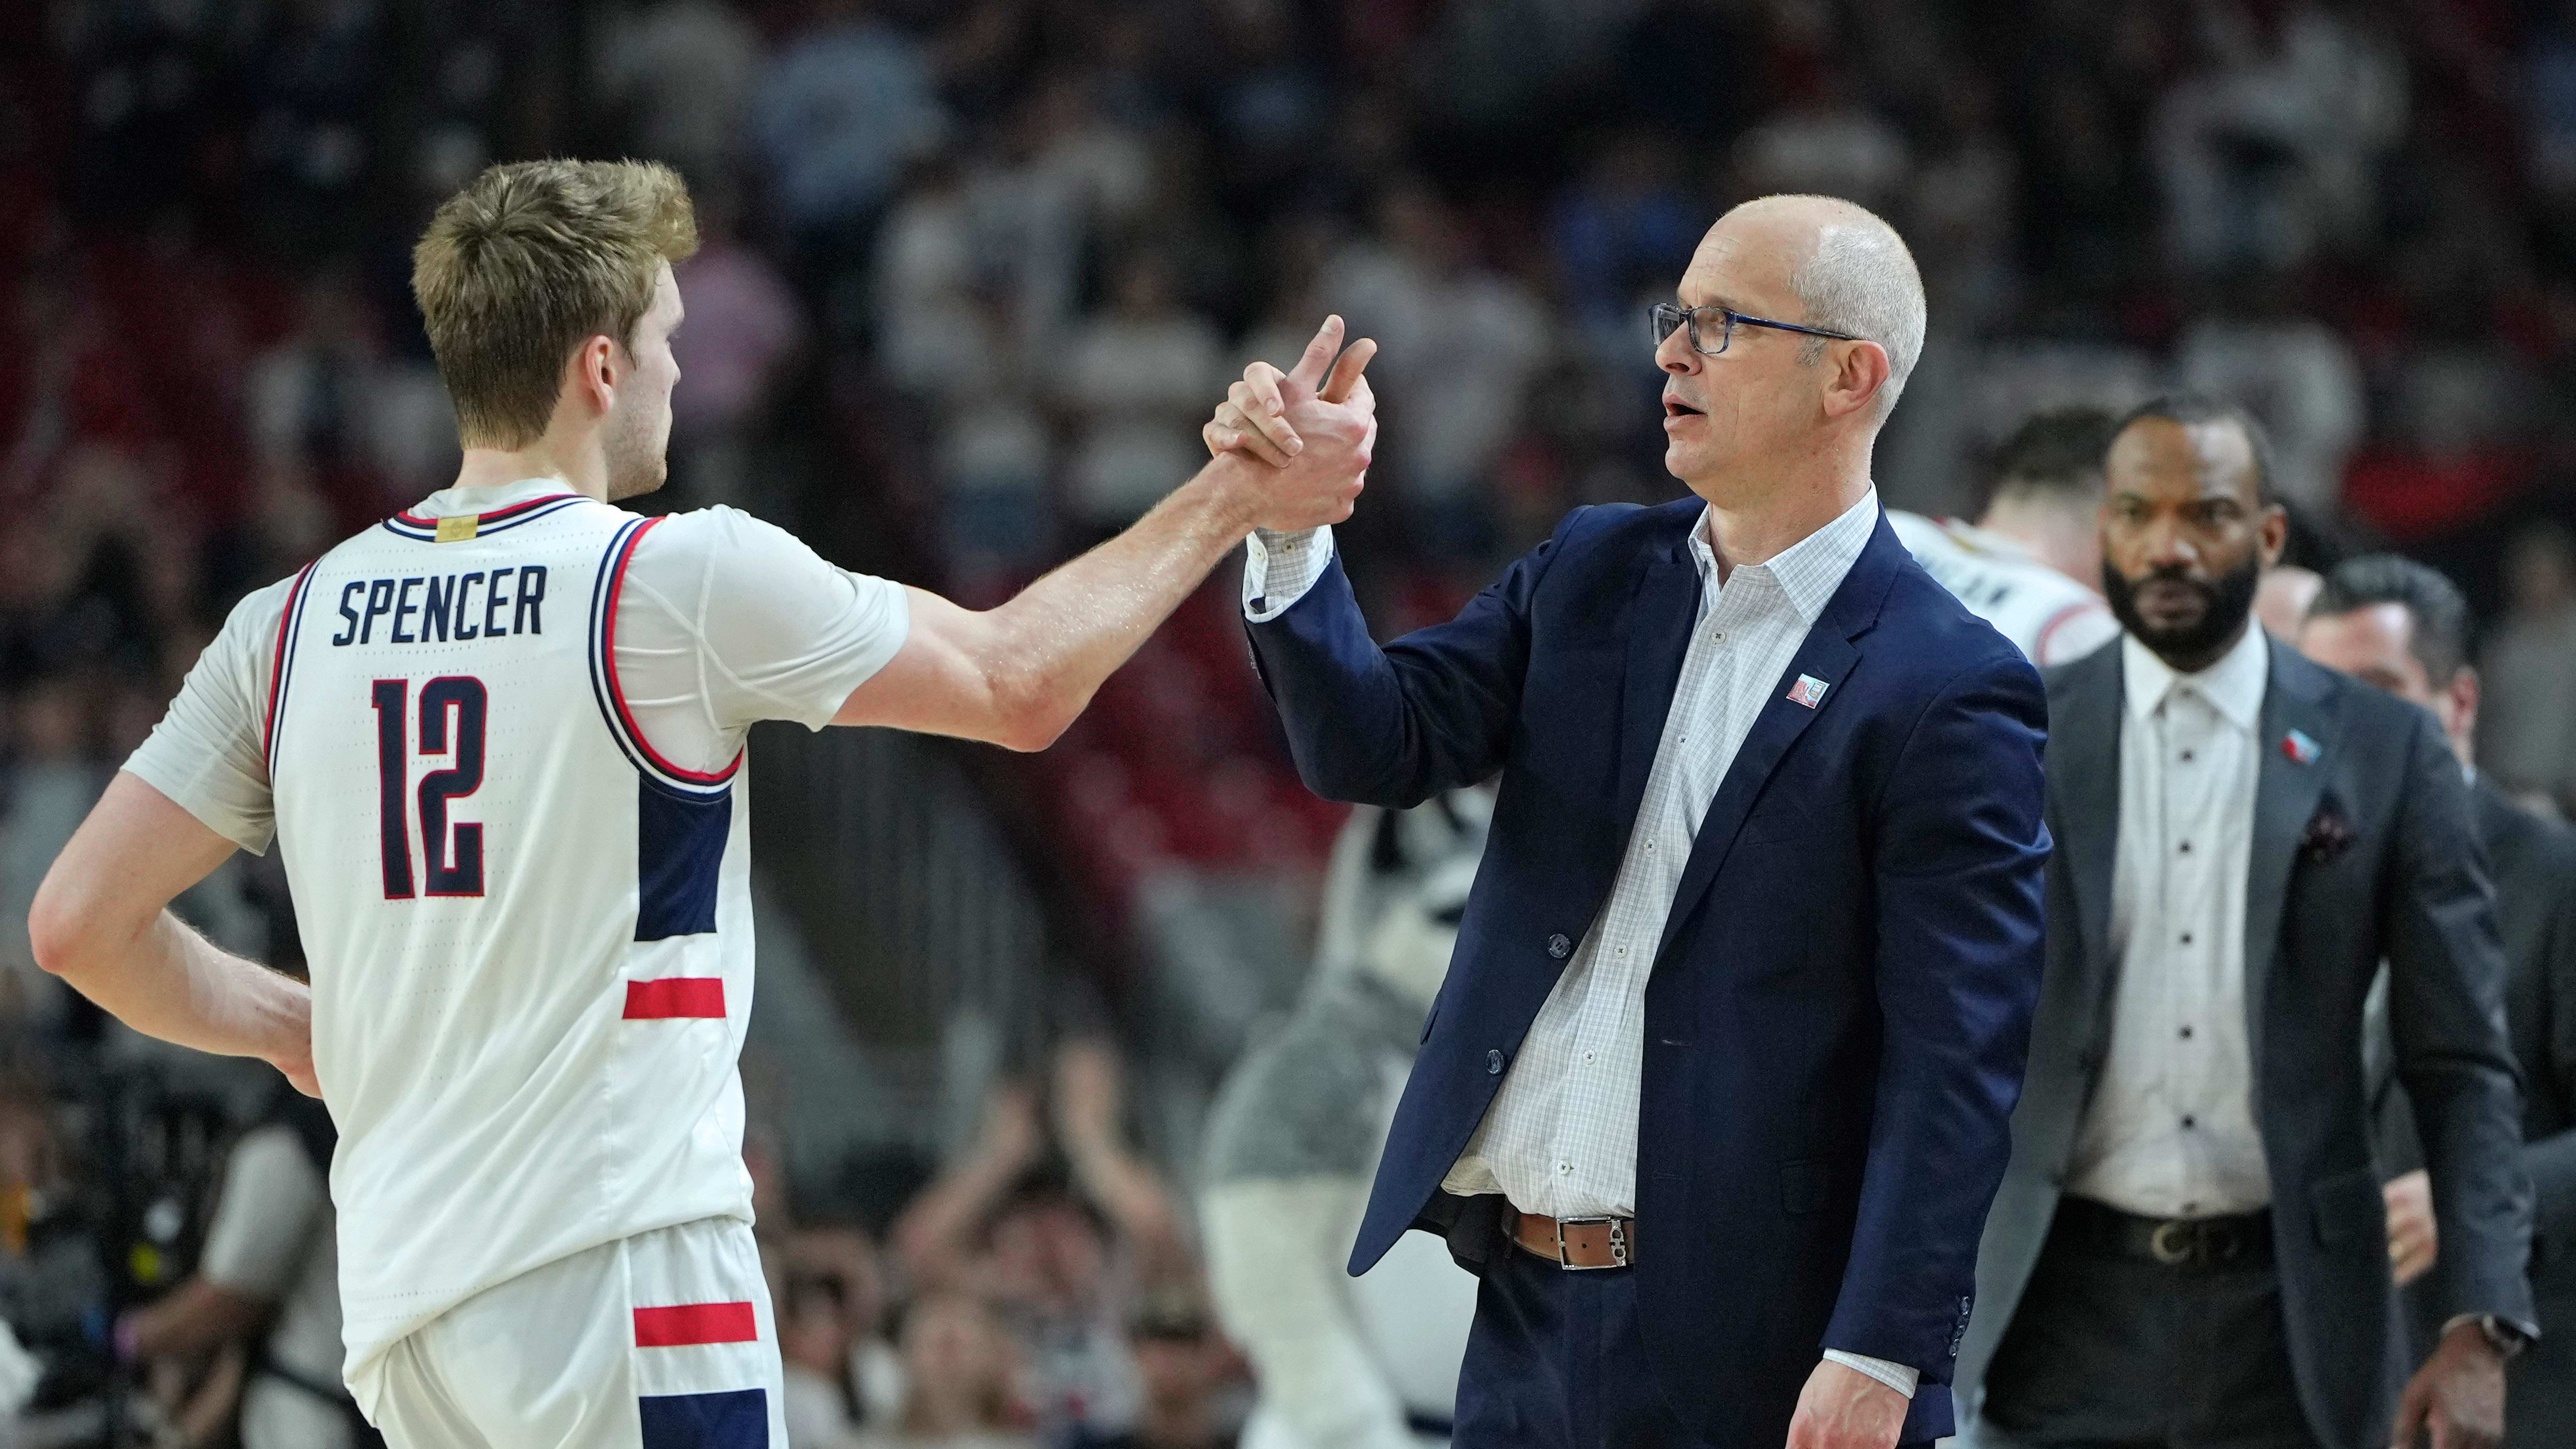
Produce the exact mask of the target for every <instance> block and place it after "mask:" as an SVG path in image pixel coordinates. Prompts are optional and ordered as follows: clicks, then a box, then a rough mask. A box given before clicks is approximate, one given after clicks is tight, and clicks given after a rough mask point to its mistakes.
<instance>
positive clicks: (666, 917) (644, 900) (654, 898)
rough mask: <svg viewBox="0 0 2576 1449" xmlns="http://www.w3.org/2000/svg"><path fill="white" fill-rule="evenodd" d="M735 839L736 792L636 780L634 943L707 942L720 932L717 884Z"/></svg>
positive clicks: (649, 778)
mask: <svg viewBox="0 0 2576 1449" xmlns="http://www.w3.org/2000/svg"><path fill="white" fill-rule="evenodd" d="M732 836H733V792H732V791H731V790H726V791H723V792H721V793H718V794H714V795H699V794H692V793H688V792H685V791H680V790H674V789H672V788H670V787H669V786H667V785H665V784H663V783H662V782H661V781H659V780H656V779H654V778H653V777H652V776H650V775H639V776H637V777H636V779H635V939H636V940H638V941H664V940H668V939H670V938H671V937H673V936H702V935H705V934H707V933H708V932H710V931H713V930H714V929H715V928H716V882H717V879H718V877H719V876H721V875H722V874H723V871H724V857H725V843H726V841H728V840H730V839H731V838H732Z"/></svg>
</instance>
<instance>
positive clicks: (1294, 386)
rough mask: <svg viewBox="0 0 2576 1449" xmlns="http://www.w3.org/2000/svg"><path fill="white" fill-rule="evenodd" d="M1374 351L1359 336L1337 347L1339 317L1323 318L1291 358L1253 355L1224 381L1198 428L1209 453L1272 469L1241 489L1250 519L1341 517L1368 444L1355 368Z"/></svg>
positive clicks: (1366, 410) (1369, 397)
mask: <svg viewBox="0 0 2576 1449" xmlns="http://www.w3.org/2000/svg"><path fill="white" fill-rule="evenodd" d="M1376 355H1377V344H1376V343H1375V342H1373V341H1370V340H1369V339H1368V338H1365V337H1363V338H1361V339H1360V340H1359V341H1357V342H1354V343H1352V344H1351V345H1350V347H1349V348H1348V349H1347V350H1345V349H1344V348H1343V347H1342V319H1341V318H1339V317H1327V318H1325V319H1324V325H1323V326H1322V327H1321V328H1318V329H1317V330H1316V332H1315V340H1314V341H1312V342H1309V343H1307V344H1306V351H1305V354H1304V355H1303V356H1301V357H1299V358H1298V359H1297V365H1296V366H1295V367H1292V368H1290V369H1289V370H1288V371H1286V372H1281V371H1280V370H1279V369H1278V368H1276V367H1273V366H1271V365H1270V364H1269V363H1266V362H1256V363H1254V364H1252V365H1251V366H1250V367H1247V368H1245V369H1244V372H1243V379H1242V380H1241V381H1239V382H1237V383H1235V384H1234V385H1233V386H1232V387H1230V388H1228V389H1227V391H1226V399H1225V401H1224V402H1223V403H1222V404H1220V405H1219V406H1218V407H1217V410H1216V416H1215V417H1214V418H1213V419H1211V420H1210V421H1209V422H1208V424H1207V425H1206V426H1205V427H1203V428H1201V429H1200V430H1199V436H1200V438H1201V439H1202V440H1203V441H1205V442H1206V444H1207V449H1208V453H1209V454H1210V456H1212V457H1217V458H1223V457H1225V456H1226V455H1227V454H1229V453H1232V454H1240V455H1243V456H1246V457H1250V458H1258V459H1259V460H1261V461H1262V462H1264V463H1268V464H1270V465H1271V467H1272V468H1273V469H1276V470H1277V471H1275V472H1274V471H1266V470H1264V471H1262V472H1261V476H1260V478H1259V479H1258V482H1257V486H1256V487H1255V488H1254V489H1253V491H1252V493H1251V495H1250V506H1249V516H1250V518H1251V522H1252V523H1253V525H1254V526H1255V527H1258V528H1266V529H1269V530H1271V531H1273V532H1276V533H1296V532H1303V531H1304V530H1306V529H1310V528H1319V527H1322V526H1323V525H1325V524H1329V523H1340V522H1341V521H1342V520H1344V519H1346V518H1349V517H1350V516H1351V509H1352V507H1353V506H1354V505H1355V504H1356V502H1357V501H1358V499H1359V496H1360V490H1361V489H1362V488H1364V487H1366V486H1367V485H1368V466H1369V455H1370V453H1371V451H1372V450H1373V449H1375V448H1376V446H1377V396H1376V394H1374V393H1373V392H1371V391H1370V390H1369V385H1368V379H1367V378H1366V377H1364V376H1362V375H1361V374H1362V372H1363V370H1364V369H1366V368H1367V367H1368V364H1369V359H1370V358H1372V357H1374V356H1376Z"/></svg>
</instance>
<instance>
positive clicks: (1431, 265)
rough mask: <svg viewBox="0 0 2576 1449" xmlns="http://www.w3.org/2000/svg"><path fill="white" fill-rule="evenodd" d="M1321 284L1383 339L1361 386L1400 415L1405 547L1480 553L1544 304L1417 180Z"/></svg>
mask: <svg viewBox="0 0 2576 1449" xmlns="http://www.w3.org/2000/svg"><path fill="white" fill-rule="evenodd" d="M1694 240H1696V238H1694ZM1666 285H1667V286H1669V281H1667V284H1666ZM1319 286H1320V289H1321V291H1322V293H1323V295H1325V296H1327V297H1330V298H1333V299H1334V300H1335V302H1336V303H1337V304H1338V305H1341V306H1346V307H1347V308H1348V309H1349V311H1348V317H1349V322H1350V326H1351V332H1350V334H1349V335H1351V336H1353V337H1374V338H1375V339H1377V342H1378V345H1379V347H1380V348H1381V349H1382V352H1381V358H1382V360H1381V361H1380V362H1378V363H1376V364H1374V365H1373V368H1372V372H1371V376H1372V378H1373V379H1375V381H1374V382H1373V386H1375V387H1376V388H1377V390H1378V392H1379V394H1380V396H1381V398H1382V400H1383V401H1384V403H1385V405H1386V410H1387V412H1388V413H1389V415H1390V416H1391V417H1393V418H1395V419H1400V421H1399V422H1398V423H1397V424H1396V425H1395V426H1394V427H1392V428H1390V429H1389V431H1388V432H1387V434H1386V435H1385V440H1384V441H1382V442H1381V444H1380V452H1381V455H1382V456H1385V457H1387V458H1389V459H1390V460H1391V466H1390V468H1389V471H1390V472H1391V473H1392V474H1393V475H1394V476H1395V477H1396V478H1397V479H1399V480H1400V481H1399V484H1398V487H1397V492H1396V497H1397V502H1398V504H1399V506H1400V507H1402V508H1403V510H1404V511H1405V513H1406V515H1407V516H1408V519H1409V521H1410V522H1411V524H1412V528H1413V534H1414V541H1415V544H1416V546H1417V547H1418V548H1419V549H1420V550H1421V551H1422V552H1423V553H1425V554H1428V555H1429V556H1430V557H1431V558H1432V559H1434V560H1439V561H1444V562H1449V561H1463V560H1475V559H1481V558H1484V557H1486V556H1488V555H1489V554H1490V553H1491V551H1492V550H1493V547H1494V541H1495V540H1494V521H1493V498H1492V488H1491V484H1492V479H1493V473H1494V465H1495V463H1496V461H1497V459H1498V458H1499V456H1500V454H1501V452H1502V449H1503V447H1504V445H1505V444H1506V443H1507V442H1508V441H1509V440H1510V438H1511V436H1512V432H1513V430H1514V429H1515V427H1516V426H1517V425H1518V424H1519V422H1520V420H1521V413H1522V404H1523V401H1524V394H1525V393H1526V392H1527V390H1528V388H1529V385H1530V383H1531V381H1532V380H1533V379H1534V378H1535V377H1536V375H1537V373H1538V369H1539V367H1540V365H1541V364H1542V363H1544V362H1545V361H1546V359H1547V356H1548V353H1549V349H1550V348H1551V347H1552V345H1553V343H1554V335H1553V329H1552V327H1551V323H1550V319H1549V317H1548V315H1547V313H1546V312H1545V310H1544V309H1542V308H1541V307H1540V305H1539V303H1538V301H1537V299H1536V298H1535V297H1533V296H1532V295H1531V294H1530V292H1529V289H1528V288H1526V287H1525V286H1523V285H1522V284H1521V283H1520V282H1519V280H1517V279H1516V278H1513V277H1511V276H1508V275H1506V274H1504V273H1501V272H1498V271H1495V270H1493V269H1491V268H1489V267H1486V266H1484V265H1482V264H1481V263H1480V262H1479V261H1478V259H1477V258H1476V256H1475V253H1474V249H1473V245H1472V239H1471V238H1470V237H1469V236H1468V235H1467V234H1466V232H1465V230H1464V228H1462V227H1461V225H1460V224H1459V220H1458V217H1457V216H1456V214H1455V213H1453V212H1452V211H1451V210H1450V208H1449V207H1447V206H1446V205H1444V204H1443V203H1442V201H1441V200H1440V198H1439V197H1438V196H1437V195H1436V194H1434V193H1433V192H1432V191H1431V189H1430V188H1429V187H1428V186H1425V185H1422V184H1420V183H1418V182H1416V183H1408V184H1404V185H1400V186H1397V187H1395V188H1393V189H1391V190H1390V191H1389V192H1388V193H1387V194H1386V196H1385V198H1384V199H1383V200H1382V201H1381V202H1380V203H1379V206H1378V214H1377V231H1376V235H1375V237H1373V238H1369V239H1363V240H1356V241H1353V242H1351V243H1349V244H1347V245H1345V246H1344V247H1343V248H1342V250H1341V251H1340V252H1339V253H1338V254H1337V255H1336V256H1335V257H1334V258H1333V259H1332V261H1331V262H1330V263H1328V264H1327V267H1326V270H1325V273H1324V276H1323V278H1322V280H1321V281H1320V283H1319ZM1637 335H1638V336H1639V337H1641V338H1642V336H1643V334H1642V333H1639V334H1637ZM1636 345H1637V346H1638V348H1639V349H1640V350H1641V351H1642V350H1643V348H1644V346H1645V344H1644V343H1643V342H1642V341H1640V342H1639V343H1637V344H1636ZM1289 356H1290V358H1291V359H1293V357H1294V353H1293V352H1292V353H1290V354H1289ZM1204 411H1205V410H1204V409H1202V412H1204Z"/></svg>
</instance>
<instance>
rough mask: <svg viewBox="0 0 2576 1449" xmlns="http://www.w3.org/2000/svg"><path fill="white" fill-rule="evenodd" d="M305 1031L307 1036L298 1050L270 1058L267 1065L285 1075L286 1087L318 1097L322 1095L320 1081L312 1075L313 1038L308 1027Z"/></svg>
mask: <svg viewBox="0 0 2576 1449" xmlns="http://www.w3.org/2000/svg"><path fill="white" fill-rule="evenodd" d="M306 1030H307V1035H306V1036H305V1037H304V1039H303V1041H302V1042H301V1043H299V1044H298V1047H299V1048H300V1049H291V1050H289V1051H287V1052H285V1053H283V1054H281V1055H278V1056H272V1057H270V1058H269V1059H268V1061H269V1065H271V1066H273V1067H275V1068H277V1069H278V1070H279V1071H281V1072H284V1073H285V1074H286V1082H287V1085H288V1086H291V1087H293V1088H294V1089H295V1090H297V1091H299V1092H302V1093H303V1094H304V1095H306V1096H308V1097H319V1096H321V1095H322V1079H321V1078H320V1077H317V1076H315V1075H314V1074H313V1038H312V1036H311V1034H310V1031H311V1028H310V1026H309V1025H308V1027H307V1028H306Z"/></svg>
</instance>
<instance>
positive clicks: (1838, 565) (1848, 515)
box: [1690, 485, 1878, 624]
mask: <svg viewBox="0 0 2576 1449" xmlns="http://www.w3.org/2000/svg"><path fill="white" fill-rule="evenodd" d="M1708 523H1709V514H1708V510H1707V509H1705V508H1703V509H1701V510H1700V514H1699V522H1698V523H1696V524H1694V525H1692V527H1691V536H1690V547H1691V561H1692V562H1693V563H1696V564H1697V565H1699V576H1700V580H1701V582H1702V583H1703V584H1704V585H1707V586H1709V587H1711V588H1717V587H1722V586H1720V585H1719V584H1718V583H1717V551H1716V550H1715V549H1713V548H1711V547H1710V546H1709V542H1708ZM1877 529H1878V489H1877V487H1876V486H1875V485H1872V486H1871V487H1870V488H1869V489H1868V491H1866V492H1864V493H1862V494H1861V496H1860V501H1859V502H1857V503H1854V504H1853V505H1852V506H1851V507H1849V508H1846V509H1844V510H1843V511H1842V513H1841V515H1840V516H1839V517H1837V518H1835V519H1834V521H1833V522H1831V523H1828V524H1826V525H1825V526H1824V527H1822V528H1819V529H1817V530H1816V531H1815V532H1813V533H1811V534H1808V535H1807V536H1806V537H1805V538H1802V539H1799V540H1798V541H1797V542H1796V543H1793V544H1791V545H1789V546H1788V547H1787V548H1784V549H1782V550H1780V551H1779V552H1778V553H1775V554H1773V555H1772V556H1771V557H1770V559H1769V560H1768V561H1767V562H1764V563H1759V564H1738V565H1737V566H1736V567H1735V568H1733V569H1731V570H1729V571H1728V573H1729V577H1730V579H1732V578H1740V577H1742V576H1743V575H1745V574H1746V573H1749V572H1754V571H1760V572H1763V573H1767V574H1768V575H1769V576H1770V577H1771V579H1772V581H1773V582H1775V583H1777V584H1778V585H1779V586H1780V592H1781V593H1782V594H1784V595H1786V596H1787V597H1788V600H1789V607H1791V608H1793V609H1796V610H1797V611H1798V617H1799V618H1801V619H1804V620H1805V621H1807V622H1808V623H1810V624H1813V623H1815V622H1816V617H1817V616H1818V615H1820V614H1822V613H1824V611H1825V605H1826V604H1827V603H1829V602H1831V601H1832V599H1833V597H1834V590H1836V589H1839V588H1841V587H1842V586H1843V577H1844V576H1845V575H1847V574H1849V573H1850V572H1851V571H1852V565H1853V564H1856V563H1858V562H1860V555H1861V550H1863V549H1865V548H1867V547H1869V540H1870V535H1871V534H1873V533H1875V532H1876V531H1877Z"/></svg>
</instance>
